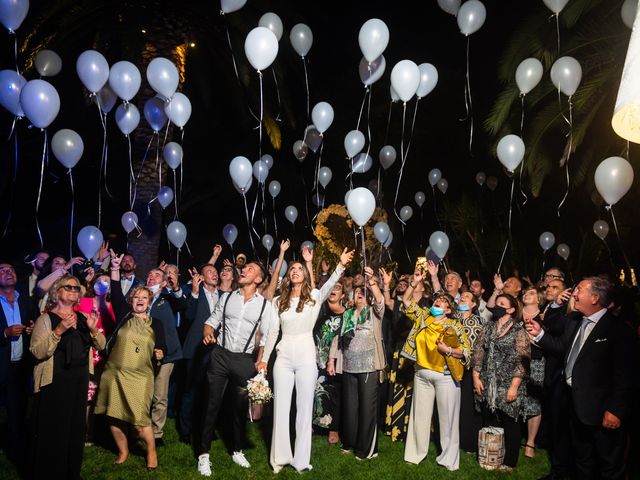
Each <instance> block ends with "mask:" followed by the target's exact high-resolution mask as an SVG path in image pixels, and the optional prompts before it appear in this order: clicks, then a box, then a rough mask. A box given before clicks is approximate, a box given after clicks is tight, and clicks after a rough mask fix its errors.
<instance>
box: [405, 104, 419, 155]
mask: <svg viewBox="0 0 640 480" xmlns="http://www.w3.org/2000/svg"><path fill="white" fill-rule="evenodd" d="M418 103H420V98H416V104H415V107H414V109H413V120H412V121H411V132H410V133H409V141H408V142H407V150H406V152H405V153H404V156H405V157H408V156H409V149H410V148H411V141H412V140H413V132H414V129H415V127H416V116H417V115H418Z"/></svg>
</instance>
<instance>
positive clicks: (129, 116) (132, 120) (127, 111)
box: [116, 103, 140, 135]
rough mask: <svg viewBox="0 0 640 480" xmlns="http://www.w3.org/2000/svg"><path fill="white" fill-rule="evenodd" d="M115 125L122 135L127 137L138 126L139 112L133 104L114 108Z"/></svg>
mask: <svg viewBox="0 0 640 480" xmlns="http://www.w3.org/2000/svg"><path fill="white" fill-rule="evenodd" d="M116 124H117V125H118V128H119V129H120V131H121V132H122V133H124V134H125V135H129V134H130V133H131V132H133V131H134V130H135V129H136V128H138V125H139V124H140V111H139V110H138V107H136V106H135V105H134V104H133V103H128V104H126V105H118V108H116Z"/></svg>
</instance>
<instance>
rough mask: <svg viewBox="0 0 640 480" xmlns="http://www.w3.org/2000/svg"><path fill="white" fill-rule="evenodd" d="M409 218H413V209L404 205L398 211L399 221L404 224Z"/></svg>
mask: <svg viewBox="0 0 640 480" xmlns="http://www.w3.org/2000/svg"><path fill="white" fill-rule="evenodd" d="M411 217H413V208H411V207H410V206H409V205H405V206H404V207H402V208H401V209H400V219H401V220H402V221H403V222H406V221H407V220H409V219H410V218H411Z"/></svg>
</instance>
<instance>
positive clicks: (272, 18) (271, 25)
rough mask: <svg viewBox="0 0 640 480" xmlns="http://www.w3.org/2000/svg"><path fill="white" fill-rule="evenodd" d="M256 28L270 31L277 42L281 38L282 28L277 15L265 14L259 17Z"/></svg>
mask: <svg viewBox="0 0 640 480" xmlns="http://www.w3.org/2000/svg"><path fill="white" fill-rule="evenodd" d="M258 26H259V27H265V28H268V29H269V30H271V31H272V32H273V34H274V35H275V36H276V38H277V39H278V41H280V39H281V38H282V31H283V30H284V28H283V26H282V20H281V19H280V17H279V16H278V15H277V14H275V13H273V12H267V13H265V14H264V15H262V16H261V17H260V20H258Z"/></svg>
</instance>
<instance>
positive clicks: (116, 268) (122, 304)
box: [111, 250, 130, 323]
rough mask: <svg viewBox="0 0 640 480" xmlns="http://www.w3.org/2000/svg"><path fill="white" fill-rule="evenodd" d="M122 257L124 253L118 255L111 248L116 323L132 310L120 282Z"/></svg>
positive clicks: (112, 289)
mask: <svg viewBox="0 0 640 480" xmlns="http://www.w3.org/2000/svg"><path fill="white" fill-rule="evenodd" d="M122 257H124V254H122V255H116V254H115V252H114V251H113V250H111V306H112V307H113V313H114V314H115V316H116V323H119V322H120V321H121V320H122V319H123V318H124V317H125V316H126V315H127V314H128V313H129V310H130V307H129V304H128V303H127V300H126V299H125V298H124V293H122V285H121V284H120V262H122Z"/></svg>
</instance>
